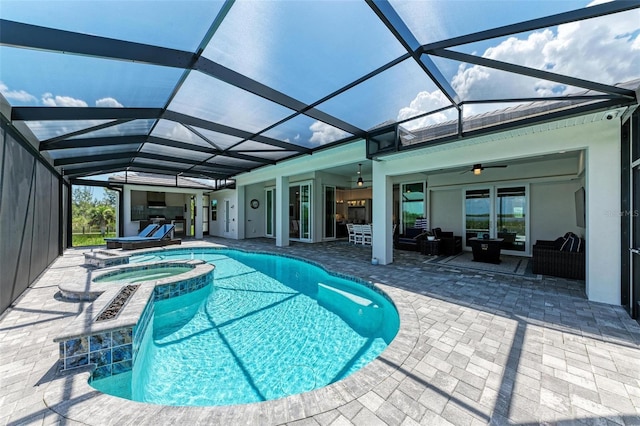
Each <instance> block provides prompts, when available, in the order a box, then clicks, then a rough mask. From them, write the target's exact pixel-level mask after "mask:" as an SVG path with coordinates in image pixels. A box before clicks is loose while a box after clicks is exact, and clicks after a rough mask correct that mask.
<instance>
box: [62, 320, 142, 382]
mask: <svg viewBox="0 0 640 426" xmlns="http://www.w3.org/2000/svg"><path fill="white" fill-rule="evenodd" d="M60 359H61V360H62V364H63V366H62V368H63V370H69V369H72V368H77V367H82V366H84V365H88V364H95V365H96V369H95V371H94V372H93V378H94V379H96V378H101V377H107V376H111V375H112V374H118V373H122V372H125V371H129V370H131V368H132V366H133V328H132V327H126V328H123V329H120V330H112V331H106V332H104V333H98V334H93V335H90V336H82V337H78V338H75V339H69V340H66V341H64V342H60Z"/></svg>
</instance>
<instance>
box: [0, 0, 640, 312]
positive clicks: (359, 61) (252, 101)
mask: <svg viewBox="0 0 640 426" xmlns="http://www.w3.org/2000/svg"><path fill="white" fill-rule="evenodd" d="M639 8H640V1H613V2H606V3H600V2H593V3H591V4H590V3H588V2H585V1H524V2H518V5H517V7H513V4H512V3H511V2H506V1H495V2H478V1H452V2H450V1H399V0H380V1H374V0H368V1H366V0H362V1H356V0H352V1H181V2H173V1H161V2H151V1H105V2H100V1H82V2H79V1H50V0H49V1H28V2H24V1H11V0H9V1H3V2H2V6H1V8H0V92H1V94H2V99H1V101H2V105H1V112H2V148H1V150H0V162H1V164H2V177H1V181H0V182H1V187H0V190H1V192H0V195H1V201H0V202H1V203H2V204H1V207H2V208H1V209H0V227H1V229H2V240H3V242H2V253H1V254H0V259H2V260H1V262H2V271H3V276H4V277H9V279H8V280H5V279H3V281H2V289H1V295H2V298H1V306H0V310H4V309H6V307H7V306H9V305H10V303H11V302H12V301H13V300H14V299H15V298H16V297H17V296H18V295H19V294H20V293H21V292H22V290H24V289H25V288H26V287H27V286H28V285H29V284H30V283H31V282H32V281H33V280H34V279H35V278H36V277H37V276H38V274H39V273H41V272H42V271H43V270H44V269H45V268H46V266H47V265H48V264H49V263H50V262H51V261H52V260H53V259H54V258H55V257H56V256H57V255H59V254H61V253H62V250H63V249H64V248H65V247H66V241H67V239H66V237H65V233H66V232H67V222H68V220H67V219H68V215H69V211H68V207H67V206H68V205H69V202H68V198H69V194H70V188H71V184H72V183H73V182H75V181H76V179H103V178H102V177H103V176H104V175H106V174H109V173H115V172H125V171H127V172H148V173H157V174H163V175H170V176H176V177H178V176H182V177H191V178H200V179H209V180H213V181H219V182H227V180H232V179H234V178H236V177H237V176H239V175H241V174H244V173H247V172H251V171H255V170H257V169H260V168H262V167H265V166H271V165H278V164H281V163H282V162H284V161H285V160H288V159H292V158H294V157H299V156H309V155H310V154H313V153H315V152H319V151H323V150H327V149H331V148H333V147H337V146H342V145H345V144H348V143H352V142H355V141H366V152H363V157H364V158H367V159H375V160H378V159H383V158H384V157H385V156H386V155H389V154H393V153H398V152H401V151H405V150H416V149H422V148H425V147H430V146H433V145H438V144H445V143H448V142H452V141H456V140H460V139H462V138H466V137H470V136H474V135H481V134H485V133H486V134H489V133H492V132H497V131H502V130H505V129H518V128H521V127H523V126H529V125H532V124H535V123H539V122H545V121H550V120H552V119H557V118H559V117H567V118H570V117H574V116H577V115H579V114H584V113H585V112H590V111H608V110H611V109H615V108H620V107H625V110H624V111H625V114H626V116H625V117H623V118H624V120H623V122H626V121H627V118H628V117H629V116H631V115H632V114H633V112H634V111H635V108H636V107H637V103H638V92H637V88H638V85H639V79H640V37H639V36H638V34H639V33H640V24H639V23H640V12H639V10H638V9H639ZM507 10H508V13H507ZM533 103H536V104H535V105H536V107H535V108H531V105H532V104H533ZM627 107H628V108H627ZM491 111H501V113H500V114H495V113H494V114H490V113H489V112H491ZM354 167H355V166H354ZM42 241H45V242H46V244H41V242H42Z"/></svg>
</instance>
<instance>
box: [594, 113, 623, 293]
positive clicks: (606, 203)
mask: <svg viewBox="0 0 640 426" xmlns="http://www.w3.org/2000/svg"><path fill="white" fill-rule="evenodd" d="M619 141H620V126H617V127H616V128H612V130H611V135H608V137H604V138H603V139H602V140H601V141H599V142H598V143H594V144H591V146H590V147H589V150H588V151H587V168H586V191H587V196H586V206H587V208H586V216H587V217H586V219H587V228H586V233H587V235H586V240H587V242H586V253H585V254H586V260H587V265H586V267H587V271H586V289H585V290H586V293H587V297H588V298H589V300H593V301H595V302H603V303H610V304H612V305H619V304H620V298H621V291H620V275H621V270H620V258H621V252H620V240H621V238H622V235H621V231H620V214H619V210H620V197H621V191H620V185H621V177H620V176H621V166H620V145H619ZM615 145H617V146H616V148H617V149H614V148H613V147H614V146H615ZM616 243H617V244H616Z"/></svg>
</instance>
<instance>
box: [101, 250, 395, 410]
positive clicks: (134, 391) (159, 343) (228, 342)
mask: <svg viewBox="0 0 640 426" xmlns="http://www.w3.org/2000/svg"><path fill="white" fill-rule="evenodd" d="M193 258H195V259H202V260H204V261H206V262H209V263H212V264H214V265H215V268H216V269H215V272H214V282H213V283H212V284H210V285H207V286H206V287H205V288H202V289H200V290H197V291H194V292H191V293H188V294H185V295H182V296H179V297H174V298H170V299H166V300H160V301H156V302H155V303H154V307H153V308H154V312H153V318H152V319H151V322H150V325H149V327H148V329H147V332H146V333H145V335H144V338H143V341H142V344H141V345H140V349H139V352H138V355H137V358H136V360H135V362H134V365H133V369H132V371H130V372H128V373H124V374H119V375H116V376H111V377H108V378H105V379H100V380H94V381H93V382H92V386H94V387H95V388H96V389H98V390H100V391H103V392H105V393H109V394H113V395H116V396H121V397H124V398H128V399H132V400H135V401H143V402H149V403H155V404H163V405H192V406H193V405H198V406H203V405H230V404H243V403H252V402H258V401H265V400H270V399H277V398H281V397H285V396H288V395H292V394H297V393H301V392H305V391H310V390H313V389H316V388H320V387H323V386H326V385H328V384H330V383H333V382H335V381H338V380H341V379H343V378H345V377H347V376H348V375H350V374H352V373H353V372H355V371H357V370H358V369H360V368H362V367H363V366H364V365H366V364H367V363H369V362H370V361H372V360H373V359H375V358H376V357H377V356H378V355H379V354H380V353H381V352H382V351H383V350H384V349H385V348H386V347H387V345H388V344H389V343H390V342H391V340H392V339H393V338H394V336H395V334H396V333H397V331H398V327H399V318H398V313H397V310H396V309H395V307H394V306H393V304H392V303H391V302H390V300H389V299H388V298H387V297H385V296H384V295H383V294H381V293H380V292H378V291H377V290H375V289H372V288H369V287H368V286H367V285H365V284H364V283H360V282H356V281H354V280H350V279H346V278H341V277H336V276H334V275H331V274H329V273H327V272H326V271H324V270H323V269H322V268H319V267H318V266H315V265H313V264H311V263H308V262H304V261H300V260H295V259H291V258H286V257H281V256H275V255H266V254H256V253H246V252H242V251H239V250H230V249H193V250H184V249H179V250H164V251H162V252H158V253H156V254H148V253H147V254H145V255H141V256H134V257H132V258H131V262H132V263H135V262H149V261H154V260H155V261H167V260H177V259H193Z"/></svg>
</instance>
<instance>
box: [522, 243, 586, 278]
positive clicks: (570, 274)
mask: <svg viewBox="0 0 640 426" xmlns="http://www.w3.org/2000/svg"><path fill="white" fill-rule="evenodd" d="M565 247H566V246H565ZM532 272H533V273H534V274H542V275H552V276H554V277H561V278H570V279H574V280H584V278H585V252H584V245H582V246H581V247H580V248H579V249H578V250H576V251H569V250H562V245H561V244H560V242H559V241H558V240H556V241H547V240H537V241H536V243H535V244H534V246H533V267H532Z"/></svg>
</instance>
